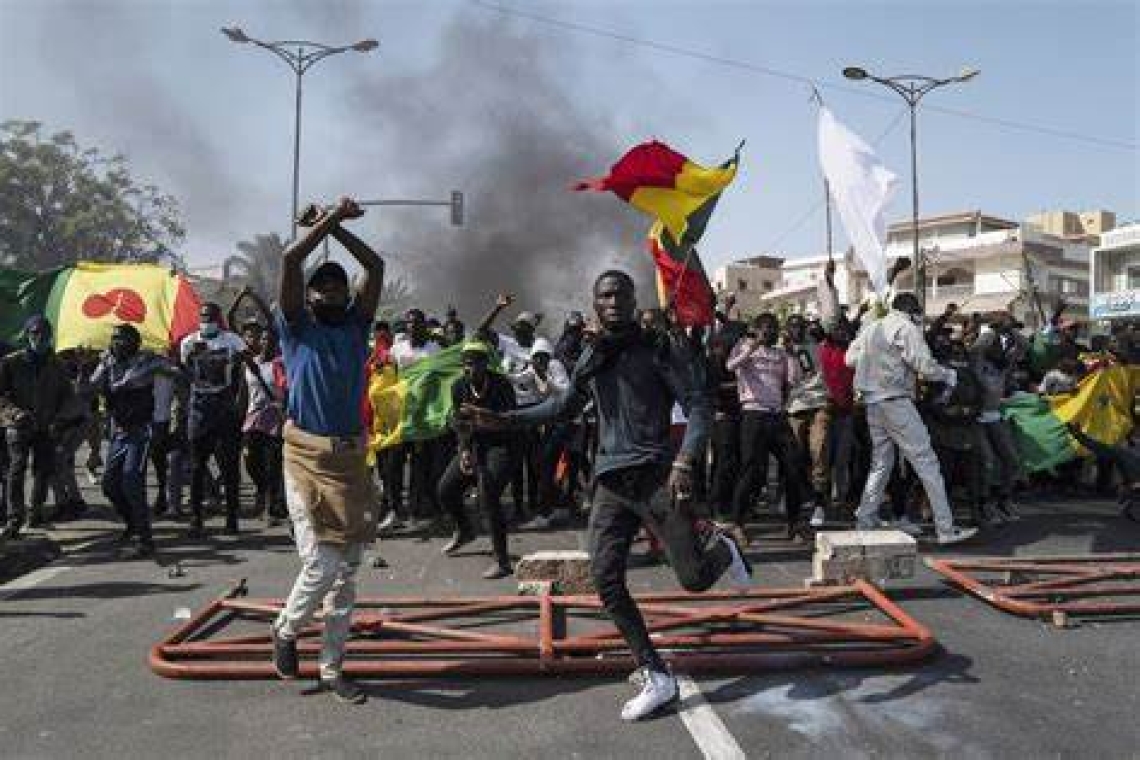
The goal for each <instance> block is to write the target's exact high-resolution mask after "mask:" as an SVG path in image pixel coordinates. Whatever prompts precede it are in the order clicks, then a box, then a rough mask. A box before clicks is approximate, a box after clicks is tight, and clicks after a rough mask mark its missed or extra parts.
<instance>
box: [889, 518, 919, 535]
mask: <svg viewBox="0 0 1140 760" xmlns="http://www.w3.org/2000/svg"><path fill="white" fill-rule="evenodd" d="M893 527H894V529H895V530H901V531H902V532H903V533H905V534H907V535H908V536H921V535H922V526H921V525H919V524H918V523H916V522H914V521H913V520H911V519H910V517H908V516H907V515H903V516H902V517H900V518H899V519H897V520H895V521H894V523H893Z"/></svg>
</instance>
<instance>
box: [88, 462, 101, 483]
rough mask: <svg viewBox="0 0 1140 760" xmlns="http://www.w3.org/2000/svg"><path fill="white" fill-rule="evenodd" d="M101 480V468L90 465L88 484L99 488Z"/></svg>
mask: <svg viewBox="0 0 1140 760" xmlns="http://www.w3.org/2000/svg"><path fill="white" fill-rule="evenodd" d="M101 482H102V481H101V479H100V477H99V470H97V469H95V468H93V467H88V468H87V485H89V486H91V487H92V488H98V487H99V486H100V485H101Z"/></svg>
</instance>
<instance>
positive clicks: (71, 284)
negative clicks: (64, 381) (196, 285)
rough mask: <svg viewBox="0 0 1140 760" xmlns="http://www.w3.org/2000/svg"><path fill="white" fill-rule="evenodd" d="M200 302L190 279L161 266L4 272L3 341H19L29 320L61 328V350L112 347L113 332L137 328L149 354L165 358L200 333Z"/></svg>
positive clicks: (0, 283) (84, 265)
mask: <svg viewBox="0 0 1140 760" xmlns="http://www.w3.org/2000/svg"><path fill="white" fill-rule="evenodd" d="M198 307H199V301H198V296H197V294H196V293H195V292H194V289H193V288H191V287H190V284H189V283H188V282H187V281H186V279H185V278H184V277H182V276H181V275H178V274H176V273H174V272H171V271H170V270H169V269H167V268H165V267H161V266H158V265H157V264H96V263H91V262H81V263H79V264H76V265H75V266H70V267H64V268H61V269H55V270H51V271H48V272H40V273H29V272H19V271H15V270H0V339H3V340H5V341H7V342H9V343H15V342H17V341H18V340H19V338H20V336H19V332H20V329H21V327H22V325H23V323H24V320H26V319H27V318H28V317H29V316H31V315H33V314H43V315H45V316H46V317H47V318H48V321H50V322H51V323H52V327H54V328H55V346H56V350H63V349H68V348H75V347H77V346H86V347H89V348H95V349H102V348H106V347H107V346H108V345H109V344H110V339H111V330H112V328H113V327H114V326H115V325H117V324H120V323H124V322H125V323H127V324H131V325H134V326H135V328H136V329H138V331H139V334H140V335H142V342H143V346H144V347H145V348H148V349H150V350H153V351H160V352H165V351H167V350H169V349H170V348H172V347H173V346H175V345H177V343H178V341H180V340H181V339H182V338H183V337H184V336H185V335H187V334H188V333H190V332H193V331H194V330H195V329H197V324H198Z"/></svg>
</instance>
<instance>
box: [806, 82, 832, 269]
mask: <svg viewBox="0 0 1140 760" xmlns="http://www.w3.org/2000/svg"><path fill="white" fill-rule="evenodd" d="M809 100H811V102H813V103H815V104H816V105H817V106H819V107H820V108H823V96H822V95H820V94H819V89H818V88H817V87H816V86H815V85H814V84H813V85H812V86H811V97H810V98H809ZM823 205H824V209H825V210H826V218H827V261H828V263H831V261H832V260H833V259H832V254H831V250H832V249H831V185H830V183H828V181H827V176H826V175H824V178H823Z"/></svg>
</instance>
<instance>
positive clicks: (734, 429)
mask: <svg viewBox="0 0 1140 760" xmlns="http://www.w3.org/2000/svg"><path fill="white" fill-rule="evenodd" d="M739 472H740V418H739V417H735V416H725V417H724V418H721V419H717V420H716V421H714V422H713V429H712V487H711V492H710V494H709V497H710V501H711V503H712V506H713V508H714V509H715V510H716V511H718V512H720V511H723V510H728V509H730V508H731V506H732V495H733V491H734V490H735V489H736V478H737V475H738V474H739ZM725 516H727V515H725Z"/></svg>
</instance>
